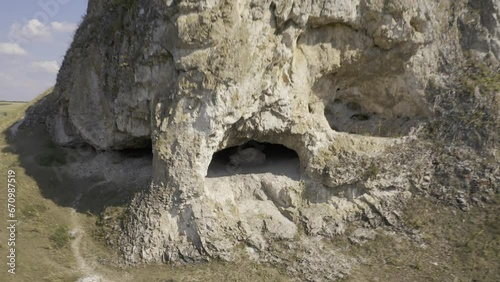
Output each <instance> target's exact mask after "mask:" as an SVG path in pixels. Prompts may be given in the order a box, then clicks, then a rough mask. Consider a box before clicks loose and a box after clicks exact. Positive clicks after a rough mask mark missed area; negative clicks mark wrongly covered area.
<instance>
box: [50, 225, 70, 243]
mask: <svg viewBox="0 0 500 282" xmlns="http://www.w3.org/2000/svg"><path fill="white" fill-rule="evenodd" d="M70 239H71V238H70V236H69V228H68V227H67V226H65V225H59V226H58V227H57V228H56V229H55V230H54V232H53V233H52V235H50V237H49V240H50V241H51V242H52V245H53V246H54V248H56V249H61V248H63V247H65V246H66V245H67V244H68V242H69V240H70Z"/></svg>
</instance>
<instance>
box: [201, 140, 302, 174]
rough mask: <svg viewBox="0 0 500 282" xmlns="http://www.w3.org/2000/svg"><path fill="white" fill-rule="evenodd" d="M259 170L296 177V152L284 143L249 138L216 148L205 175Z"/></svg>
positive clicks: (297, 167)
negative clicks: (231, 145)
mask: <svg viewBox="0 0 500 282" xmlns="http://www.w3.org/2000/svg"><path fill="white" fill-rule="evenodd" d="M261 173H271V174H275V175H284V176H288V177H290V178H292V179H299V178H300V160H299V156H298V154H297V153H296V152H295V151H294V150H291V149H289V148H287V147H285V146H283V145H280V144H272V143H262V142H257V141H255V140H251V141H248V142H246V143H244V144H241V145H239V146H234V147H229V148H226V149H223V150H221V151H218V152H216V153H215V154H214V155H213V157H212V161H211V163H210V166H209V167H208V172H207V177H208V178H215V177H224V176H232V175H238V174H261Z"/></svg>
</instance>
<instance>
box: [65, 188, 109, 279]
mask: <svg viewBox="0 0 500 282" xmlns="http://www.w3.org/2000/svg"><path fill="white" fill-rule="evenodd" d="M83 193H84V192H83V191H82V192H81V193H79V194H78V196H77V197H76V199H75V201H74V202H73V204H72V206H73V210H72V211H71V217H70V221H71V226H72V230H71V232H72V233H73V234H75V235H74V236H75V237H74V239H73V240H72V241H71V251H72V252H73V256H74V258H75V260H76V263H77V265H78V270H79V271H80V272H81V273H82V274H83V278H80V279H79V280H78V281H77V282H105V281H112V280H109V279H106V278H104V276H103V275H101V274H100V273H98V272H96V270H95V267H93V265H95V264H96V262H94V261H90V262H88V261H87V259H86V258H84V257H83V256H82V252H81V242H82V238H83V236H84V235H85V231H84V228H83V226H82V224H81V223H80V219H79V215H78V213H77V211H76V208H77V207H78V204H79V202H80V199H81V198H82V195H83Z"/></svg>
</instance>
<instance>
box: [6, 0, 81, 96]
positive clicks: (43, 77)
mask: <svg viewBox="0 0 500 282" xmlns="http://www.w3.org/2000/svg"><path fill="white" fill-rule="evenodd" d="M87 2H88V1H87V0H3V1H0V100H14V101H29V100H32V99H33V98H35V97H36V96H38V95H39V94H40V93H42V92H43V91H45V90H46V89H47V88H49V87H50V86H52V85H54V84H55V81H56V76H57V72H58V70H59V67H60V65H61V63H62V60H63V58H64V55H65V54H66V50H67V49H68V47H69V45H70V44H71V41H72V39H73V35H74V31H75V29H76V27H77V26H78V24H79V23H80V22H81V20H82V17H83V16H84V15H85V13H86V11H87Z"/></svg>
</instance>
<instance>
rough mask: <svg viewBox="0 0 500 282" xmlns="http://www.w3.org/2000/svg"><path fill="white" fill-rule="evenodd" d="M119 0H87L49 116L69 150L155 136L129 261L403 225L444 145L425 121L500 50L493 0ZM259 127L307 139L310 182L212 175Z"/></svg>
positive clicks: (238, 252)
mask: <svg viewBox="0 0 500 282" xmlns="http://www.w3.org/2000/svg"><path fill="white" fill-rule="evenodd" d="M110 2H111V3H108V2H106V1H99V0H91V1H90V3H89V10H88V14H87V16H86V17H85V19H84V21H83V23H82V24H81V26H80V28H79V29H78V31H77V33H76V36H75V40H74V42H73V44H72V46H71V48H70V50H69V52H68V54H67V56H66V58H65V61H64V64H63V66H62V69H61V72H60V74H59V77H58V83H57V85H56V88H55V90H54V94H53V95H54V96H56V97H57V101H58V102H57V104H56V107H57V110H56V113H55V114H53V115H52V116H51V118H49V119H48V125H49V128H50V131H51V133H52V135H53V137H54V140H55V141H56V142H58V143H59V144H61V145H69V146H71V145H76V144H80V143H88V144H90V145H92V146H94V147H95V148H97V149H101V150H116V149H125V148H140V147H144V146H147V145H148V144H149V143H150V142H152V143H153V151H154V163H153V182H152V184H151V187H150V188H149V190H148V191H147V192H145V193H143V194H141V195H140V196H138V197H137V198H136V199H135V201H134V202H133V204H132V207H131V212H130V218H129V219H128V220H127V224H126V226H125V228H124V230H123V235H122V238H121V243H122V246H121V248H122V251H123V253H124V254H125V255H126V258H127V260H128V261H129V262H131V263H141V262H166V261H181V260H182V261H198V260H208V259H211V258H220V259H224V260H234V259H238V258H240V257H246V256H249V257H251V258H253V259H256V260H260V261H271V262H280V261H286V259H285V257H286V255H284V252H283V250H282V249H279V248H278V247H276V246H277V245H278V243H277V242H299V245H300V246H302V247H298V249H297V248H296V250H295V251H297V252H299V253H300V252H304V253H307V250H308V248H309V247H310V246H314V245H317V244H315V243H311V242H312V241H308V240H309V239H307V238H309V237H307V236H311V237H310V238H314V237H315V236H320V237H321V238H331V237H333V236H335V235H338V234H343V233H344V232H345V229H346V224H348V222H350V221H356V220H363V221H365V222H366V223H367V224H368V225H369V226H378V225H380V224H386V225H392V226H398V225H399V224H400V222H399V221H400V219H399V217H398V209H399V208H400V207H401V205H402V204H403V203H404V202H405V201H407V200H409V199H410V197H411V194H412V193H411V192H410V191H412V189H414V188H415V187H418V188H420V187H428V186H426V185H430V184H429V181H430V176H429V175H432V173H431V172H432V171H433V169H434V166H435V164H433V157H432V151H431V150H430V149H428V147H426V146H425V145H422V144H420V143H419V142H420V141H419V140H417V139H418V138H417V137H416V135H415V132H417V130H416V129H418V127H419V126H422V125H423V124H424V123H426V122H428V121H429V120H432V119H434V118H436V117H437V116H439V115H442V112H439V109H440V108H439V107H440V105H441V104H439V101H436V97H438V96H439V95H437V94H435V93H441V92H445V91H450V89H453V85H452V83H454V82H456V81H457V80H458V77H456V76H455V75H456V74H455V72H456V71H457V70H462V69H465V66H466V64H467V62H468V61H469V60H471V58H473V59H474V60H476V61H477V60H479V61H483V62H484V63H485V64H487V67H488V68H489V69H494V68H495V67H498V59H499V58H500V48H499V43H498V42H500V41H499V34H500V25H499V23H498V19H499V18H500V15H499V13H500V12H499V11H500V7H499V4H498V1H493V0H486V1H481V3H482V4H477V3H479V2H478V1H470V3H469V2H467V1H451V0H450V1H431V0H416V1H414V0H412V1H410V0H397V1H396V0H384V1H383V0H351V1H348V0H320V1H310V0H283V1H269V0H235V1H224V0H204V1H188V0H183V1H160V0H150V1H145V0H144V1H143V0H137V1H131V0H122V1H110ZM476 91H480V90H478V89H476ZM497 96H498V95H497ZM439 97H440V96H439ZM350 133H359V134H365V136H362V135H353V134H350ZM366 135H371V136H366ZM395 137H398V138H395ZM250 140H255V141H258V142H268V143H273V144H281V145H284V146H286V147H287V148H290V149H292V150H293V151H295V152H296V153H297V155H298V157H299V159H300V168H299V172H298V178H297V177H292V176H290V175H288V176H287V175H276V174H273V173H255V174H248V175H244V176H242V175H237V174H236V175H233V176H227V175H226V176H220V177H214V178H206V176H207V174H208V173H207V171H208V168H209V165H210V162H211V160H212V156H213V154H214V153H215V152H217V151H220V150H222V149H224V148H227V147H231V146H238V145H241V144H244V143H245V142H247V141H250ZM417 148H418V149H417ZM253 153H257V155H258V158H257V159H258V160H257V162H255V163H252V165H259V164H261V163H264V162H265V160H266V159H265V156H264V155H259V154H258V152H253ZM244 155H245V154H243V153H240V155H238V156H235V157H234V159H235V160H234V162H235V163H237V164H241V163H242V162H244V161H245V160H241V159H240V158H241V157H244ZM237 158H238V160H236V159H237ZM247 161H248V160H247ZM266 161H267V160H266ZM235 163H233V165H234V164H235ZM303 236H306V237H303ZM311 240H312V239H311ZM300 242H302V243H300ZM306 242H308V243H306ZM308 246H309V247H308ZM242 247H245V248H242ZM248 250H251V251H248ZM311 252H312V253H319V254H321V253H324V251H321V250H319V249H318V250H314V251H311ZM269 257H272V258H273V259H271V260H270V259H269ZM337 257H338V258H339V259H340V257H341V256H337ZM307 260H311V261H314V260H316V259H315V258H313V257H308V258H307ZM350 263H351V261H350V260H349V259H345V260H344V259H342V263H339V264H338V267H337V266H332V265H331V264H330V265H329V266H331V272H330V273H327V274H324V276H323V278H324V279H331V278H332V277H340V276H342V275H344V274H345V269H347V268H346V265H349V264H350ZM296 265H298V267H299V266H300V267H304V268H307V267H309V269H308V270H307V271H306V270H304V271H303V273H307V275H308V277H309V276H310V274H311V273H313V272H314V271H313V269H314V268H311V264H308V263H307V262H306V261H305V260H304V261H302V262H297V263H296ZM313 265H314V263H313ZM317 265H318V264H316V266H317ZM316 266H315V267H316ZM340 268H342V269H343V270H342V269H340ZM295 271H296V270H295ZM292 272H293V271H292ZM311 275H312V274H311ZM311 277H313V276H311ZM310 279H312V280H314V279H316V278H314V277H313V278H310ZM317 279H322V278H317Z"/></svg>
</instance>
